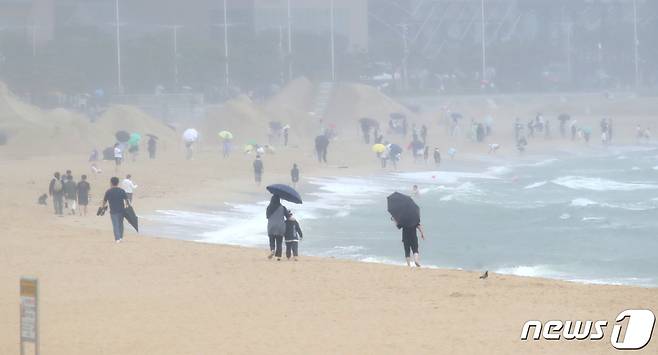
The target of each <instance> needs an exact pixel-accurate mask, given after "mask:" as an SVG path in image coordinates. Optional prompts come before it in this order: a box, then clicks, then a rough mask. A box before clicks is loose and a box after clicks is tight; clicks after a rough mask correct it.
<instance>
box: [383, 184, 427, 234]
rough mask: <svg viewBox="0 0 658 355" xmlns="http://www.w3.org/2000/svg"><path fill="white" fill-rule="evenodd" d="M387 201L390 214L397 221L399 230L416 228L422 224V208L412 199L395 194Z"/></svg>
mask: <svg viewBox="0 0 658 355" xmlns="http://www.w3.org/2000/svg"><path fill="white" fill-rule="evenodd" d="M386 201H387V209H388V213H390V214H391V216H392V217H393V219H395V222H396V223H397V226H398V228H402V227H408V228H415V227H416V226H417V225H419V224H420V208H419V207H418V205H417V204H416V203H415V202H414V200H413V199H412V198H411V197H409V196H407V195H404V194H401V193H399V192H394V193H392V194H391V195H390V196H388V197H387V198H386Z"/></svg>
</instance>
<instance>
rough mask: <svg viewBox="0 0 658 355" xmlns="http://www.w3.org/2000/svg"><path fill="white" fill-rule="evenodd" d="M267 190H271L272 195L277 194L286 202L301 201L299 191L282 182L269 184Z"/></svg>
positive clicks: (298, 202) (299, 202)
mask: <svg viewBox="0 0 658 355" xmlns="http://www.w3.org/2000/svg"><path fill="white" fill-rule="evenodd" d="M267 191H269V192H271V193H272V195H276V196H279V197H280V198H282V199H284V200H286V201H288V202H292V203H297V204H301V203H302V197H301V196H300V195H299V192H297V191H296V190H295V189H293V188H292V187H290V186H288V185H284V184H274V185H270V186H268V187H267Z"/></svg>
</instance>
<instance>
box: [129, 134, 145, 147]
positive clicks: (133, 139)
mask: <svg viewBox="0 0 658 355" xmlns="http://www.w3.org/2000/svg"><path fill="white" fill-rule="evenodd" d="M140 140H142V136H141V135H139V133H132V134H131V135H130V139H129V140H128V145H132V146H134V145H138V144H139V141H140Z"/></svg>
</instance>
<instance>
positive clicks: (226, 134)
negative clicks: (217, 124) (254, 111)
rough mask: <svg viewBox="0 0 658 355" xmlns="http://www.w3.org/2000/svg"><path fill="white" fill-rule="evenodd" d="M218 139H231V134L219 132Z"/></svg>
mask: <svg viewBox="0 0 658 355" xmlns="http://www.w3.org/2000/svg"><path fill="white" fill-rule="evenodd" d="M218 135H219V138H221V139H233V133H231V132H229V131H221V132H219V133H218Z"/></svg>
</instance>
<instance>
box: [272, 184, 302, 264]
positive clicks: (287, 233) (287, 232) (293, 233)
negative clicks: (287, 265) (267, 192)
mask: <svg viewBox="0 0 658 355" xmlns="http://www.w3.org/2000/svg"><path fill="white" fill-rule="evenodd" d="M265 217H267V235H268V237H269V240H270V254H269V256H268V258H269V259H272V258H276V260H277V261H280V260H281V257H282V254H283V242H284V240H285V243H286V258H287V259H288V260H290V259H291V257H292V260H294V261H297V260H298V256H299V243H300V242H301V240H302V239H303V238H304V235H303V233H302V229H301V227H300V225H299V222H298V221H297V219H295V216H294V215H293V213H292V211H290V210H289V209H288V208H286V207H285V206H284V205H282V204H281V199H280V197H279V196H276V195H273V196H272V199H271V200H270V204H269V205H268V206H267V209H266V211H265Z"/></svg>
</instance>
